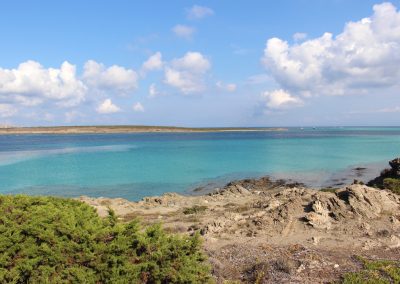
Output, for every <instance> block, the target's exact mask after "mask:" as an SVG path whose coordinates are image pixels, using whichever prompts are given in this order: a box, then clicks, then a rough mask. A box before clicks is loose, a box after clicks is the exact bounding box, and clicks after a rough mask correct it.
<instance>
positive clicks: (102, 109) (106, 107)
mask: <svg viewBox="0 0 400 284" xmlns="http://www.w3.org/2000/svg"><path fill="white" fill-rule="evenodd" d="M96 111H97V112H98V113H101V114H109V113H116V112H119V111H121V109H120V108H119V107H118V106H116V105H115V104H113V103H112V101H111V99H106V100H104V101H103V102H102V103H101V104H100V105H99V106H98V107H97V109H96Z"/></svg>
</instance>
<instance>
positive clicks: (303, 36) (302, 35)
mask: <svg viewBox="0 0 400 284" xmlns="http://www.w3.org/2000/svg"><path fill="white" fill-rule="evenodd" d="M306 38H307V34H306V33H295V34H294V35H293V40H294V41H302V40H305V39H306Z"/></svg>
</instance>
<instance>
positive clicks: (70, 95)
mask: <svg viewBox="0 0 400 284" xmlns="http://www.w3.org/2000/svg"><path fill="white" fill-rule="evenodd" d="M86 89H87V88H86V86H85V85H84V83H83V82H82V81H81V80H79V79H78V78H77V77H76V67H75V65H72V64H70V63H68V62H67V61H65V62H64V63H63V64H62V65H61V67H60V68H59V69H57V68H44V67H43V66H42V65H41V64H40V63H38V62H36V61H32V60H29V61H26V62H23V63H21V64H20V65H19V66H18V68H16V69H3V68H0V100H1V101H7V102H16V103H20V104H22V105H26V106H33V105H37V104H39V103H41V102H42V101H43V100H53V101H56V102H57V103H58V104H59V105H61V106H74V105H77V104H79V103H80V102H82V101H83V100H84V99H85V93H86Z"/></svg>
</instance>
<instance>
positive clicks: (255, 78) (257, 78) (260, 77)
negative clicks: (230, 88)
mask: <svg viewBox="0 0 400 284" xmlns="http://www.w3.org/2000/svg"><path fill="white" fill-rule="evenodd" d="M272 80H273V79H272V78H271V76H269V75H268V74H256V75H252V76H250V77H248V78H247V80H246V84H250V85H259V84H265V83H267V82H271V81H272Z"/></svg>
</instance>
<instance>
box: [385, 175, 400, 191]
mask: <svg viewBox="0 0 400 284" xmlns="http://www.w3.org/2000/svg"><path fill="white" fill-rule="evenodd" d="M383 186H384V188H387V189H389V190H390V191H392V192H393V193H396V194H400V179H395V178H385V179H384V180H383Z"/></svg>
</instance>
